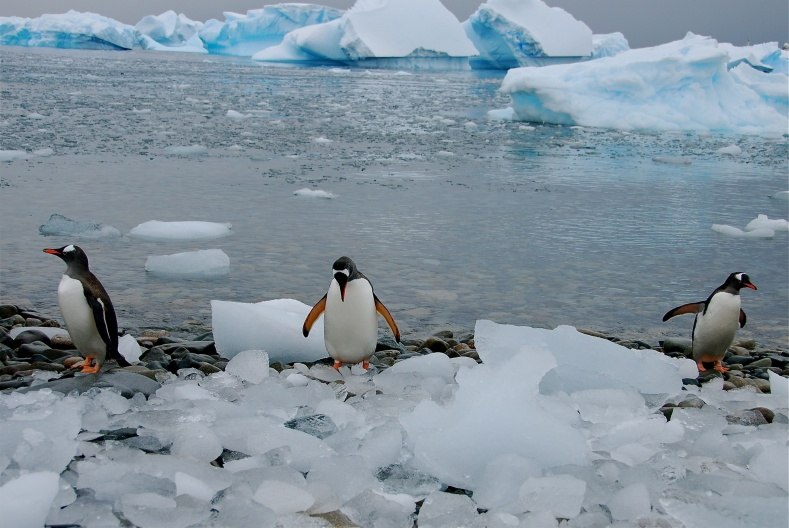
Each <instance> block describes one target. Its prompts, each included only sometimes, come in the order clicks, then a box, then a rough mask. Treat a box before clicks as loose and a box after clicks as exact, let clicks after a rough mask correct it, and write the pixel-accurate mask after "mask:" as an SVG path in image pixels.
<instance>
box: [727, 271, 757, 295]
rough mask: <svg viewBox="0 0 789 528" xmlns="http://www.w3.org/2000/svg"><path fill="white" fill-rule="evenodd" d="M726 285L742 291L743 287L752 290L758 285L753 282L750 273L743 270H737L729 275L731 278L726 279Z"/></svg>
mask: <svg viewBox="0 0 789 528" xmlns="http://www.w3.org/2000/svg"><path fill="white" fill-rule="evenodd" d="M724 285H725V286H728V287H731V288H734V289H735V290H737V291H740V289H742V288H750V289H752V290H755V289H756V285H755V284H754V283H752V282H751V278H750V277H748V274H747V273H743V272H741V271H735V272H734V273H732V274H731V275H729V278H727V279H726V282H725V283H724Z"/></svg>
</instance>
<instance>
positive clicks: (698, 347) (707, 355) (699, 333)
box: [663, 272, 756, 372]
mask: <svg viewBox="0 0 789 528" xmlns="http://www.w3.org/2000/svg"><path fill="white" fill-rule="evenodd" d="M743 287H745V288H751V289H752V290H755V289H756V286H755V285H754V284H753V283H752V282H751V279H750V278H749V277H748V275H747V274H746V273H742V272H735V273H732V274H731V275H729V277H728V278H727V279H726V282H724V283H723V284H721V285H720V286H718V287H717V288H715V291H713V292H712V294H710V296H709V297H707V300H706V301H702V302H695V303H689V304H683V305H682V306H677V307H676V308H674V309H673V310H669V311H668V312H667V313H666V315H664V316H663V321H668V320H669V319H671V318H672V317H674V316H675V315H681V314H687V313H693V314H696V320H695V321H694V323H693V334H692V336H693V359H694V360H695V361H696V365H697V366H698V367H699V372H704V371H705V370H706V369H705V368H704V365H703V364H702V363H703V362H705V361H707V362H714V363H715V367H714V368H715V370H717V371H718V372H726V371H727V370H729V369H727V368H726V367H724V366H723V357H724V356H725V355H726V350H727V349H728V348H729V346H730V345H731V343H732V341H734V334H735V332H737V326H738V325H739V327H743V326H745V312H743V311H742V308H740V289H741V288H743Z"/></svg>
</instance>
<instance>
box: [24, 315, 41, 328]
mask: <svg viewBox="0 0 789 528" xmlns="http://www.w3.org/2000/svg"><path fill="white" fill-rule="evenodd" d="M43 322H44V321H42V320H41V319H36V318H35V317H28V318H26V319H25V326H41V325H42V323H43Z"/></svg>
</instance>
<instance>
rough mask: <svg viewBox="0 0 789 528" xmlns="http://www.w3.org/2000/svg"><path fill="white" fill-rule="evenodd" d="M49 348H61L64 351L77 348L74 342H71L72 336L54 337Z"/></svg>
mask: <svg viewBox="0 0 789 528" xmlns="http://www.w3.org/2000/svg"><path fill="white" fill-rule="evenodd" d="M49 346H51V347H52V348H60V349H64V350H69V349H73V348H75V347H74V341H72V340H71V336H70V335H63V334H59V335H56V336H53V337H52V339H51V340H50V342H49Z"/></svg>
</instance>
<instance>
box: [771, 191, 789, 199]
mask: <svg viewBox="0 0 789 528" xmlns="http://www.w3.org/2000/svg"><path fill="white" fill-rule="evenodd" d="M772 198H776V199H778V200H789V191H778V192H777V193H775V194H774V195H772Z"/></svg>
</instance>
